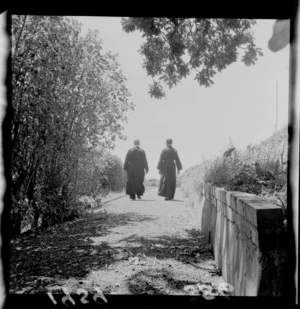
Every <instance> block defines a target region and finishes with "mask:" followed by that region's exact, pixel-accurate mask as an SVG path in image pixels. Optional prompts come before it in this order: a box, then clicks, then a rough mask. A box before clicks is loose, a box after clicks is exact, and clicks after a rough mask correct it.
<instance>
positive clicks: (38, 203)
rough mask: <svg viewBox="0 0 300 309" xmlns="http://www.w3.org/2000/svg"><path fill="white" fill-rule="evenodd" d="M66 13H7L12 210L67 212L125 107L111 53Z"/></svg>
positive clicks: (115, 133) (55, 215)
mask: <svg viewBox="0 0 300 309" xmlns="http://www.w3.org/2000/svg"><path fill="white" fill-rule="evenodd" d="M101 44H102V43H101V40H100V38H99V36H98V32H97V31H91V30H89V31H88V33H87V34H86V35H84V36H82V35H81V25H80V24H79V23H78V22H77V21H76V20H74V19H73V18H70V17H68V18H66V17H58V16H47V17H45V16H20V15H13V16H12V46H11V48H12V81H11V82H12V112H13V115H12V131H11V138H12V154H11V158H12V171H11V174H12V188H11V194H12V200H13V205H12V213H19V214H21V215H22V216H23V215H24V213H25V212H27V211H28V209H29V208H30V207H31V208H32V209H33V210H34V211H33V212H34V215H33V216H34V218H35V220H34V222H35V223H34V226H36V224H37V220H38V218H39V216H40V215H43V214H44V217H45V216H48V215H49V218H50V217H51V220H50V219H49V220H48V221H51V222H57V221H61V220H65V219H66V218H73V217H74V216H75V215H76V209H75V208H76V207H75V206H74V205H75V204H74V201H75V200H76V197H77V193H78V192H79V191H80V190H81V188H80V186H81V185H82V182H80V179H82V178H84V176H83V175H84V174H86V173H87V174H89V173H96V174H97V172H95V171H94V169H95V166H93V165H92V166H91V165H88V164H92V162H93V160H92V159H91V157H95V156H96V155H97V156H99V157H101V156H102V155H103V153H104V151H105V150H109V149H112V148H113V147H114V141H115V140H116V138H117V137H118V138H121V139H124V138H125V136H124V135H123V134H122V130H123V127H122V125H121V124H122V122H126V121H127V118H126V115H125V114H126V111H128V110H129V109H133V108H134V105H133V104H132V103H131V102H130V101H129V96H130V94H129V92H128V90H127V88H126V86H125V81H126V79H125V77H124V75H123V73H122V71H121V69H120V67H119V64H118V62H117V56H116V55H114V54H112V53H110V52H106V53H105V52H103V51H102V45H101Z"/></svg>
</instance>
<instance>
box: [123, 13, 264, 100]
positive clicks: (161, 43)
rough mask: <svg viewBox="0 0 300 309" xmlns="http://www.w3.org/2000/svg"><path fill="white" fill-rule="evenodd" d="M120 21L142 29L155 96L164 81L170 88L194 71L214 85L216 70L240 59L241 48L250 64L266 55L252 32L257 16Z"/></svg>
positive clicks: (200, 79)
mask: <svg viewBox="0 0 300 309" xmlns="http://www.w3.org/2000/svg"><path fill="white" fill-rule="evenodd" d="M121 23H122V27H123V30H124V31H125V32H127V33H129V32H133V31H136V30H139V31H141V32H142V33H143V37H144V38H146V41H145V42H144V43H143V44H142V45H141V48H140V50H139V51H140V53H141V55H143V56H144V62H143V67H144V68H145V69H146V71H147V74H148V75H150V76H151V77H152V78H153V84H152V85H151V86H150V90H149V94H150V96H151V97H154V98H162V97H164V96H165V90H164V88H163V85H162V83H164V84H166V85H167V86H168V87H169V89H170V88H172V87H173V86H175V85H176V84H177V83H178V82H179V81H180V80H181V79H182V78H185V77H186V76H188V75H189V74H190V73H191V72H192V71H196V74H195V80H197V82H198V83H199V85H201V86H202V85H204V86H205V87H209V86H211V85H212V84H213V80H212V78H213V77H214V75H215V74H216V73H217V72H221V71H222V70H224V69H225V68H227V67H228V66H229V65H230V64H232V63H233V62H235V61H237V60H238V55H239V51H243V55H242V58H241V60H242V61H243V62H244V63H245V65H247V66H250V65H253V64H255V62H256V61H257V59H258V56H262V55H263V53H262V51H261V49H260V48H258V47H256V45H255V43H254V39H253V35H252V33H251V32H250V28H251V26H253V25H254V24H255V23H256V22H255V21H254V20H249V19H201V18H155V17H151V18H137V17H134V18H122V21H121ZM155 78H156V79H155Z"/></svg>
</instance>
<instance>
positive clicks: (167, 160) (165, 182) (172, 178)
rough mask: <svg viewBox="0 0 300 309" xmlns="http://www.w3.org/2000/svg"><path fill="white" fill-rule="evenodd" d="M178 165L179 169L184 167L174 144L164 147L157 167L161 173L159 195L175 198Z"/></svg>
mask: <svg viewBox="0 0 300 309" xmlns="http://www.w3.org/2000/svg"><path fill="white" fill-rule="evenodd" d="M175 163H176V165H175ZM176 167H177V170H179V171H180V170H181V169H182V165H181V162H180V160H179V156H178V153H177V150H176V149H174V148H173V147H172V146H168V147H167V148H165V149H163V151H162V153H161V155H160V158H159V162H158V165H157V169H158V170H159V172H160V174H161V177H160V183H159V188H158V195H160V196H164V197H166V198H168V199H173V198H174V195H175V189H176Z"/></svg>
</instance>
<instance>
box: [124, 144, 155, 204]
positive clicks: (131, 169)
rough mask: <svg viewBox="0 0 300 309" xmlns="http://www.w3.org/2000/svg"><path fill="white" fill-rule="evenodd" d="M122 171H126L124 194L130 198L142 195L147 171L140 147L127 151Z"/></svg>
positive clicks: (144, 155) (145, 159)
mask: <svg viewBox="0 0 300 309" xmlns="http://www.w3.org/2000/svg"><path fill="white" fill-rule="evenodd" d="M124 170H125V171H127V182H126V194H128V195H129V196H130V198H135V195H138V196H140V195H143V193H144V192H145V187H144V184H143V183H144V177H145V170H146V172H148V170H149V168H148V162H147V158H146V153H145V151H144V150H143V149H141V148H140V147H133V148H131V149H129V150H128V152H127V155H126V158H125V162H124Z"/></svg>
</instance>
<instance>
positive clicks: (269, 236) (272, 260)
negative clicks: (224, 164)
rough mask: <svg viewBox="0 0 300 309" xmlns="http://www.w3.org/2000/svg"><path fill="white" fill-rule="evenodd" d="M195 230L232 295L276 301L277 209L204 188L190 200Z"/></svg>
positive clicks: (279, 283)
mask: <svg viewBox="0 0 300 309" xmlns="http://www.w3.org/2000/svg"><path fill="white" fill-rule="evenodd" d="M192 200H193V204H194V209H195V211H196V215H197V221H198V222H199V224H200V230H201V231H202V233H203V234H204V235H205V237H206V238H207V240H208V241H209V242H210V243H211V247H212V251H213V254H214V258H215V261H216V263H217V265H218V267H219V268H220V269H221V272H222V276H223V278H224V280H225V281H226V282H228V283H230V284H231V285H232V286H233V287H234V291H233V293H232V295H236V296H264V295H265V296H282V294H283V285H284V284H283V282H284V278H283V277H284V267H285V265H284V261H285V252H284V250H283V249H282V248H283V232H282V226H283V225H282V224H283V213H282V210H281V208H280V207H279V206H276V205H273V204H271V203H268V202H266V201H264V200H262V199H261V198H259V197H257V196H255V195H251V194H248V193H243V192H229V191H225V190H223V189H221V188H216V187H213V186H211V185H209V184H206V185H202V187H201V189H200V192H197V193H196V192H195V193H194V195H193V197H192Z"/></svg>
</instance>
